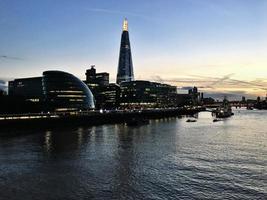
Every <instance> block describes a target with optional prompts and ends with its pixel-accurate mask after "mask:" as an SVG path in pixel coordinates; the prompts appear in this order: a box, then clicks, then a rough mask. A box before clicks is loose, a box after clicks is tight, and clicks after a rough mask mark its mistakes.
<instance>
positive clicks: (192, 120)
mask: <svg viewBox="0 0 267 200" xmlns="http://www.w3.org/2000/svg"><path fill="white" fill-rule="evenodd" d="M196 121H197V120H196V119H188V120H186V122H196Z"/></svg>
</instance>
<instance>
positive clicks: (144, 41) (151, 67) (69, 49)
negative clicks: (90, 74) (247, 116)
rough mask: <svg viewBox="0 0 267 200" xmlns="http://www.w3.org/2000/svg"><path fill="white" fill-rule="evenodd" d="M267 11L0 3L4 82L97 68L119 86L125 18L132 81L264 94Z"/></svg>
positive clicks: (258, 0) (195, 2)
mask: <svg viewBox="0 0 267 200" xmlns="http://www.w3.org/2000/svg"><path fill="white" fill-rule="evenodd" d="M266 11H267V0H135V1H131V0H75V1H74V0H69V1H67V0H56V1H55V0H43V1H41V0H0V80H9V79H12V78H20V77H30V76H40V75H41V74H42V72H43V71H45V70H51V69H53V70H55V69H58V70H63V71H67V72H70V73H73V74H74V75H76V76H78V77H79V78H81V79H84V78H85V75H84V73H85V70H86V69H87V68H89V67H90V65H92V64H95V65H96V69H97V71H99V72H102V71H106V72H109V73H110V76H111V81H113V82H114V81H115V76H116V72H117V65H118V55H119V46H120V37H121V31H122V21H123V19H124V17H127V19H128V21H129V33H130V41H131V48H132V56H133V64H134V73H135V79H148V80H153V81H160V82H165V83H169V84H173V85H177V86H179V87H190V86H198V87H200V89H201V90H202V91H205V92H207V93H226V94H229V95H231V94H233V95H236V94H237V95H239V96H240V95H248V96H258V95H260V96H265V94H266V93H267V12H266ZM0 83H1V82H0Z"/></svg>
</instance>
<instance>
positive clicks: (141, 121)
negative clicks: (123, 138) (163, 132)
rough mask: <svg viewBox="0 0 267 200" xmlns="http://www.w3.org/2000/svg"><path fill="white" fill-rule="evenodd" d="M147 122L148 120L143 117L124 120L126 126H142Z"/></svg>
mask: <svg viewBox="0 0 267 200" xmlns="http://www.w3.org/2000/svg"><path fill="white" fill-rule="evenodd" d="M146 124H149V120H148V119H145V118H132V119H130V120H129V121H127V122H126V125H127V126H142V125H146Z"/></svg>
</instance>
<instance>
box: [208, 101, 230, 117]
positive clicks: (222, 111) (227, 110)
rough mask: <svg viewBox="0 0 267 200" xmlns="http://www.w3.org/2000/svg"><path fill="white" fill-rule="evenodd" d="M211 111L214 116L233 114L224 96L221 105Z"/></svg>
mask: <svg viewBox="0 0 267 200" xmlns="http://www.w3.org/2000/svg"><path fill="white" fill-rule="evenodd" d="M213 113H214V114H215V116H216V118H227V117H231V116H232V115H234V113H233V112H232V108H231V105H230V103H229V101H228V100H227V99H226V98H224V100H223V103H222V105H221V106H220V107H219V108H217V109H216V110H215V111H213Z"/></svg>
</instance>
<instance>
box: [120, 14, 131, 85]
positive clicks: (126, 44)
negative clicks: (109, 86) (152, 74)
mask: <svg viewBox="0 0 267 200" xmlns="http://www.w3.org/2000/svg"><path fill="white" fill-rule="evenodd" d="M133 80H134V73H133V62H132V53H131V46H130V39H129V32H128V22H127V20H126V19H125V20H124V22H123V31H122V35H121V46H120V56H119V65H118V73H117V81H116V82H117V84H120V83H121V82H123V81H133Z"/></svg>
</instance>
